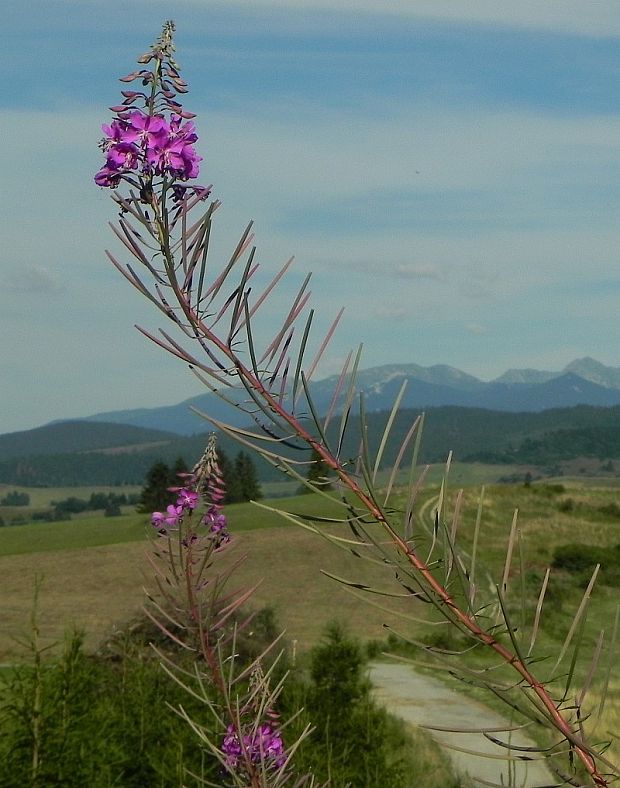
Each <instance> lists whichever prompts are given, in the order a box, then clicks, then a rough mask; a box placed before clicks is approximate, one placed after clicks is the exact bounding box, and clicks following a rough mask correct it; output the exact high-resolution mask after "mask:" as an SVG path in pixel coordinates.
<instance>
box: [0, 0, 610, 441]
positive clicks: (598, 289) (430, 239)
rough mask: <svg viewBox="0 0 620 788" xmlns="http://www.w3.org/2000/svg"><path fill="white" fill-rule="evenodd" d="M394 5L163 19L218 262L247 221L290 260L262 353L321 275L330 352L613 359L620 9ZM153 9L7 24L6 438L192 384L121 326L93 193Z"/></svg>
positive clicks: (182, 5) (129, 309) (232, 10)
mask: <svg viewBox="0 0 620 788" xmlns="http://www.w3.org/2000/svg"><path fill="white" fill-rule="evenodd" d="M386 5H387V4H383V3H379V2H372V1H371V0H355V1H354V0H349V2H346V1H345V0H343V2H342V3H339V4H338V5H336V4H334V3H327V2H321V1H320V0H316V1H315V2H310V0H308V2H302V0H300V1H299V2H294V0H290V2H285V1H284V0H282V2H276V0H274V2H270V1H269V0H262V2H260V1H259V2H254V3H251V4H250V3H245V2H241V0H239V1H238V2H237V0H232V1H231V2H229V3H227V4H222V3H220V4H216V5H214V6H209V7H208V8H207V7H206V6H205V4H203V3H198V2H193V0H191V1H189V0H188V2H179V3H178V4H177V5H176V6H175V18H176V21H177V23H178V30H179V59H180V61H181V63H182V65H183V66H184V68H185V70H184V76H185V77H186V78H187V79H188V81H189V83H190V94H189V96H188V97H187V99H186V103H187V105H188V106H189V107H191V109H192V110H194V111H197V112H198V113H199V115H198V119H197V123H198V130H199V134H200V141H199V148H200V153H201V155H203V156H204V159H205V161H204V165H203V173H202V176H201V180H203V182H207V183H210V182H212V183H214V184H215V187H216V194H217V196H218V197H220V198H221V199H222V200H223V207H222V208H221V210H220V211H219V212H218V215H217V221H216V228H215V232H214V237H213V247H214V261H216V260H223V259H226V257H227V255H228V254H229V252H230V251H231V249H232V248H233V247H234V245H235V243H236V240H237V238H238V236H239V235H240V234H241V232H242V231H243V229H244V227H245V225H246V223H247V221H248V220H249V219H250V218H253V219H254V220H255V229H256V236H257V243H258V249H259V251H258V257H259V259H260V261H261V263H262V264H263V266H264V267H265V269H267V272H273V271H275V270H276V269H277V268H278V267H279V266H280V265H281V264H282V263H283V262H284V261H285V260H286V259H288V257H289V256H290V255H291V254H295V255H296V257H297V263H296V268H295V269H294V271H293V275H292V277H291V281H290V283H288V284H283V285H282V286H281V287H279V289H278V290H277V292H276V293H275V301H274V304H275V306H274V310H273V311H268V312H267V313H265V315H264V317H263V321H262V322H261V323H260V324H259V325H258V326H257V332H258V336H259V339H260V338H261V337H265V338H266V337H269V336H271V335H272V334H273V332H274V331H275V329H276V326H277V320H278V315H279V314H280V313H281V312H283V311H285V310H286V308H287V306H286V305H287V303H288V302H287V299H288V298H290V297H291V296H292V295H293V294H294V291H295V288H296V287H297V286H298V285H299V283H300V282H301V281H302V280H303V277H304V275H305V272H306V270H308V269H311V270H313V271H314V279H313V293H314V298H315V303H316V305H317V307H318V311H319V317H318V322H319V324H320V325H321V326H322V327H323V328H325V327H326V326H327V325H329V322H330V320H331V319H332V317H333V315H334V314H335V313H336V311H337V310H338V309H339V308H340V306H341V305H345V307H346V313H345V317H344V320H343V323H342V328H341V330H340V332H339V334H338V337H337V339H336V341H335V344H334V350H333V353H334V356H333V358H334V359H338V360H341V359H343V358H344V356H345V355H346V351H347V350H348V348H349V347H350V346H357V344H358V343H359V342H360V341H361V340H363V341H364V345H365V356H364V365H365V366H371V365H373V364H376V363H387V362H399V361H400V362H415V363H419V364H425V365H430V364H434V363H447V364H451V365H453V366H457V367H460V368H462V369H464V370H465V371H467V372H470V373H472V374H477V375H480V376H482V377H486V378H492V377H495V376H497V375H499V374H501V372H503V371H504V370H505V369H506V368H508V367H521V366H523V367H536V366H539V367H543V368H551V369H557V368H560V367H561V366H563V365H564V364H566V363H567V362H569V361H570V360H572V359H573V358H574V357H576V356H582V355H586V354H588V355H593V356H596V357H597V358H600V360H601V361H603V362H605V363H610V364H614V365H618V364H619V363H620V359H618V350H617V348H618V346H619V342H618V340H619V337H618V332H617V329H616V324H617V321H616V320H615V313H616V311H617V296H618V294H619V292H620V275H619V273H618V271H619V267H618V262H619V261H618V249H620V229H619V227H618V221H617V216H618V208H619V207H620V190H619V189H618V185H617V184H618V183H620V112H619V111H618V109H617V96H616V84H617V75H618V73H619V72H620V54H619V52H620V51H619V50H618V47H617V42H616V41H615V40H610V37H613V36H620V14H618V11H617V4H616V2H615V1H614V2H613V3H611V2H601V3H596V4H584V3H582V2H576V1H575V2H573V1H572V0H563V2H561V3H560V2H557V3H555V2H546V3H536V4H535V3H533V2H531V3H530V2H521V3H517V4H512V5H508V4H497V3H491V2H458V1H457V0H455V1H454V2H450V3H448V2H441V1H440V0H433V2H430V0H429V1H428V2H426V0H421V1H420V2H418V1H417V0H416V2H413V1H412V2H410V3H390V4H389V8H387V7H386ZM153 7H154V8H155V9H156V10H161V12H162V14H163V15H164V16H165V14H166V13H167V11H165V9H164V4H163V3H155V4H154V5H153V4H152V5H151V6H149V9H151V11H150V12H149V14H148V16H147V15H145V11H144V9H145V6H144V4H143V3H141V2H137V0H133V1H132V0H130V1H129V2H128V3H126V7H125V10H124V24H125V27H124V31H123V33H122V34H120V33H119V31H118V25H117V22H116V20H115V19H114V18H112V16H110V13H109V5H108V4H105V3H103V2H99V0H94V1H93V2H92V3H90V4H89V5H88V8H86V7H85V5H83V4H81V3H76V2H74V1H72V0H66V1H65V2H58V0H52V2H50V3H46V4H43V3H41V2H36V3H35V6H34V8H33V13H32V14H31V15H29V17H31V18H29V20H26V19H25V18H24V16H25V15H24V14H23V13H21V14H17V13H16V12H15V13H14V12H12V11H10V10H9V11H8V22H7V24H8V29H7V38H6V41H7V47H9V49H10V51H9V52H8V55H9V57H8V65H7V69H8V71H7V80H8V82H7V84H15V85H17V84H19V86H20V89H19V90H10V91H5V93H4V94H3V96H2V98H1V99H0V101H2V104H3V110H2V113H1V114H0V134H1V135H2V140H3V143H2V146H1V147H0V166H1V167H2V172H3V189H2V191H1V193H0V210H1V211H2V216H3V222H2V225H1V226H0V248H1V249H2V257H3V259H2V267H1V269H0V285H1V286H0V309H1V310H2V315H3V324H2V328H3V343H2V346H1V350H0V366H1V367H2V369H3V370H4V371H5V372H6V374H4V375H3V376H2V391H1V395H2V403H3V419H4V423H0V432H2V431H7V430H9V429H17V428H20V427H26V426H35V425H36V424H38V423H41V422H44V421H47V420H49V419H52V418H60V417H69V416H79V415H88V414H89V413H93V412H96V411H100V410H111V409H114V408H124V407H136V406H140V405H156V404H164V403H172V402H175V401H179V400H181V399H183V398H185V397H188V396H191V395H192V394H193V393H196V392H197V391H199V390H200V387H199V386H198V385H197V384H196V382H195V380H194V379H193V377H192V376H191V375H189V374H184V373H183V370H181V369H180V365H179V364H178V363H176V362H174V361H173V360H172V359H168V358H166V357H165V356H164V355H163V354H162V353H161V352H160V351H158V350H157V349H156V348H154V347H150V346H149V345H148V343H147V342H146V341H145V340H144V339H143V338H142V337H141V336H140V335H138V334H137V333H136V332H135V330H134V329H133V324H134V323H136V322H137V323H140V324H142V325H145V326H146V327H148V328H151V329H152V328H156V327H157V325H158V324H159V321H158V317H157V316H156V315H155V314H154V313H153V312H152V310H150V309H149V308H148V305H147V304H146V303H143V301H142V300H141V299H140V298H139V296H138V295H137V294H136V293H134V292H132V291H131V289H130V288H129V287H128V285H127V284H126V283H125V282H123V281H121V279H120V278H119V276H118V275H117V274H116V272H115V271H114V270H113V269H112V267H111V266H110V265H109V263H108V262H107V261H106V259H105V256H104V251H103V250H104V249H105V248H106V247H109V248H111V249H115V250H116V251H117V252H119V254H120V250H119V248H118V245H117V244H116V242H115V239H114V237H113V236H112V233H111V232H110V231H109V228H108V227H107V221H108V220H112V219H114V215H115V211H114V206H113V204H112V203H111V201H110V200H109V195H108V194H107V193H105V192H103V191H101V190H98V189H97V188H95V187H94V185H93V183H92V174H93V173H94V172H95V170H96V169H97V168H98V166H99V163H100V158H101V156H100V151H99V150H98V148H97V143H98V140H99V138H100V136H101V130H100V125H101V123H103V122H106V121H108V120H109V111H108V110H107V107H108V106H110V105H111V104H113V103H114V102H115V101H116V100H117V96H118V90H119V84H118V83H117V82H116V79H117V77H118V76H119V75H121V74H123V73H126V72H127V71H129V70H130V69H131V68H132V67H133V62H134V60H135V57H136V56H137V55H138V54H139V53H140V52H142V51H144V50H145V49H146V48H147V46H148V44H149V42H151V41H152V40H153V38H154V37H155V35H156V32H157V25H158V24H159V20H155V21H154V19H153V17H154V14H153V13H152V8H153ZM35 11H36V12H35ZM61 11H62V13H61ZM155 16H157V14H155ZM34 52H36V53H37V54H36V57H33V53H34ZM60 52H62V57H60V56H59V53H60ZM42 63H46V67H45V69H43V68H42V66H41V64H42ZM395 323H397V326H398V332H399V336H398V341H396V340H395V331H394V324H395ZM337 366H338V364H337V363H334V361H333V360H332V361H328V362H327V364H326V366H325V368H324V371H325V372H326V373H327V372H331V371H335V369H337ZM42 370H44V372H42ZM176 371H178V372H179V374H178V375H177V374H176V373H175V372H176ZM35 376H36V380H37V385H36V386H32V385H28V382H29V381H31V380H32V379H33V378H34V377H35Z"/></svg>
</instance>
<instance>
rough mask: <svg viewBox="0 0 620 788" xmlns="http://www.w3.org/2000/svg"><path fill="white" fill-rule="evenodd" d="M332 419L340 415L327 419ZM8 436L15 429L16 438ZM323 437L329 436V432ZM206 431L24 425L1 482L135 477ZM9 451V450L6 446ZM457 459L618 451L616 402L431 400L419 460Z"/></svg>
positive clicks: (403, 427) (376, 440)
mask: <svg viewBox="0 0 620 788" xmlns="http://www.w3.org/2000/svg"><path fill="white" fill-rule="evenodd" d="M416 415H418V412H417V411H414V410H403V411H401V413H399V414H398V416H397V417H396V419H395V422H394V426H393V428H392V433H391V439H390V440H389V441H388V443H387V446H386V449H385V452H384V461H383V465H384V466H390V465H391V464H392V463H393V462H394V460H395V458H396V455H397V453H398V448H399V445H400V442H401V441H402V439H403V436H404V435H405V434H406V432H407V430H408V428H409V425H410V424H411V422H412V420H413V419H415V417H416ZM387 420H388V413H387V412H381V413H370V414H368V416H367V422H368V443H369V446H370V450H371V452H372V451H373V450H376V449H377V447H378V446H379V444H380V442H381V436H382V434H383V430H384V428H385V424H386V422H387ZM335 421H336V422H337V421H339V420H335ZM350 421H351V430H350V433H349V435H348V437H347V440H346V441H345V443H344V445H343V451H342V456H344V457H346V458H348V457H354V456H355V455H356V453H357V451H358V450H359V445H360V431H359V428H358V427H357V426H356V420H355V418H354V417H352V418H351V420H350ZM15 436H20V437H19V439H17V440H16V438H15ZM330 438H331V439H332V440H333V441H334V442H335V439H334V435H333V434H331V435H330ZM206 440H207V433H204V434H201V435H194V436H191V437H183V436H179V435H174V434H172V433H164V432H159V431H155V430H146V429H141V428H136V427H130V426H126V425H118V424H104V423H97V424H92V423H88V422H69V423H64V424H53V425H49V426H47V427H41V428H39V429H38V430H30V431H29V432H25V433H11V434H9V435H3V436H0V483H5V484H15V485H42V486H61V485H89V484H140V483H142V481H143V479H144V476H145V474H146V472H147V470H148V469H149V467H150V466H151V465H152V464H153V462H155V461H157V460H163V461H164V462H166V463H168V464H172V463H173V462H174V461H175V460H176V458H177V457H179V456H181V457H183V458H184V459H185V461H186V462H187V463H188V464H189V465H192V464H193V463H194V462H195V461H196V460H197V459H198V458H199V457H200V455H201V453H202V451H203V450H204V447H205V445H206ZM220 446H221V448H222V449H223V450H224V451H225V452H226V454H228V455H229V456H234V455H235V454H236V453H237V452H238V451H239V448H240V447H239V445H238V444H236V443H235V442H234V441H233V440H232V439H230V438H226V437H225V436H221V438H220ZM11 451H13V452H14V453H13V454H12V455H11V454H10V452H11ZM449 451H453V454H454V457H455V459H456V460H462V461H470V462H475V461H480V462H490V463H498V464H499V463H509V462H510V463H521V464H532V465H538V466H551V465H556V464H557V463H561V462H563V461H567V460H571V459H575V458H577V457H594V458H597V459H599V460H601V461H605V460H614V459H617V458H620V406H615V407H611V408H598V407H592V406H587V405H582V406H577V407H575V408H559V409H555V410H547V411H542V412H539V413H531V412H529V413H507V412H505V411H490V410H483V409H480V408H461V407H442V408H431V409H429V410H428V411H427V412H426V414H425V427H424V433H423V439H422V449H421V454H420V462H423V463H432V462H443V461H445V459H446V457H447V455H448V452H449ZM256 469H257V472H258V474H259V477H260V479H261V481H270V480H274V479H279V478H281V475H280V474H279V472H278V471H277V470H275V469H274V468H273V467H272V466H271V465H269V464H268V463H267V462H264V461H260V460H259V459H258V458H257V459H256Z"/></svg>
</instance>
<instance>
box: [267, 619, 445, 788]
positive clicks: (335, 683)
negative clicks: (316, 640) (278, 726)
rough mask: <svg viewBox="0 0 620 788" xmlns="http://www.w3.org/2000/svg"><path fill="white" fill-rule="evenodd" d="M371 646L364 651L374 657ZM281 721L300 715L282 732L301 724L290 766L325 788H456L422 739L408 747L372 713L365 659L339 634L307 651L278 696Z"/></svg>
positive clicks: (335, 628) (378, 711) (386, 718)
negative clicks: (306, 730) (301, 737)
mask: <svg viewBox="0 0 620 788" xmlns="http://www.w3.org/2000/svg"><path fill="white" fill-rule="evenodd" d="M378 647H379V644H377V643H375V644H374V646H372V647H371V648H370V651H371V653H375V652H376V650H377V648H378ZM282 705H283V709H284V710H285V716H287V715H288V714H289V713H291V712H294V711H296V710H297V709H299V708H303V712H302V713H301V714H300V715H299V717H298V718H297V720H296V721H295V725H294V726H292V728H291V731H290V734H289V735H290V736H291V740H292V737H293V736H295V735H296V734H298V733H299V731H300V730H301V729H303V727H305V725H307V724H311V725H313V726H314V731H313V732H312V734H311V735H310V736H309V737H308V738H307V739H306V740H305V741H304V742H303V743H302V745H301V747H300V749H299V751H298V754H297V757H296V763H297V765H298V769H299V771H300V772H302V773H305V772H307V771H312V772H313V773H314V775H315V776H316V778H317V779H318V781H319V783H323V782H326V781H328V780H329V784H330V788H345V786H355V787H356V788H364V787H365V788H440V787H441V788H456V787H457V786H458V785H460V783H459V781H458V780H457V779H456V778H455V777H454V775H453V774H452V771H451V769H450V767H449V766H448V765H447V763H446V760H445V758H444V757H443V756H442V754H441V753H440V752H439V748H438V746H437V745H436V744H435V743H434V742H433V741H432V739H431V738H430V737H429V736H428V735H427V734H424V733H421V732H420V733H419V734H418V733H416V734H415V737H416V740H415V741H414V740H413V739H412V737H411V735H410V733H409V731H408V729H407V728H406V726H405V724H404V723H403V722H402V721H401V720H398V719H397V718H395V717H393V716H391V715H390V714H388V712H387V711H385V709H383V708H382V707H380V706H378V705H377V704H376V703H375V702H374V700H373V698H372V696H371V684H370V682H369V680H368V678H367V677H366V653H365V650H364V649H363V648H362V646H361V644H360V643H359V641H357V640H355V639H353V638H352V637H350V636H349V635H348V634H347V633H346V631H345V629H344V628H343V627H342V626H341V625H339V624H337V623H331V624H329V625H328V626H327V628H326V630H325V636H324V639H323V642H322V643H321V644H320V645H318V646H317V647H315V648H314V649H313V650H312V653H311V655H310V665H309V668H308V670H307V671H304V670H303V669H299V668H297V669H296V670H294V671H293V673H292V674H291V676H290V677H289V681H288V682H287V684H286V685H285V689H284V694H283V696H282Z"/></svg>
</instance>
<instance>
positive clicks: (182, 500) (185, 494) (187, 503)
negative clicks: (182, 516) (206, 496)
mask: <svg viewBox="0 0 620 788" xmlns="http://www.w3.org/2000/svg"><path fill="white" fill-rule="evenodd" d="M199 497H200V496H199V495H198V493H197V492H195V491H194V490H189V489H188V488H187V487H182V488H181V489H180V490H179V497H178V498H177V506H180V507H181V509H183V510H185V509H195V508H196V507H197V506H198V500H199Z"/></svg>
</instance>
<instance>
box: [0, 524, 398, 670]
mask: <svg viewBox="0 0 620 788" xmlns="http://www.w3.org/2000/svg"><path fill="white" fill-rule="evenodd" d="M35 527H36V526H32V528H35ZM22 528H23V529H26V528H28V529H29V528H31V526H22ZM147 549H148V543H147V541H146V539H144V540H143V541H139V542H136V541H134V542H126V543H123V544H108V545H101V546H94V547H82V548H75V549H64V550H48V551H45V552H36V553H26V554H21V555H9V556H4V557H0V578H2V580H1V581H0V582H1V587H2V605H1V608H0V617H1V625H0V662H5V663H6V662H8V661H10V660H12V659H15V658H17V657H18V654H19V652H20V648H19V646H18V645H17V644H16V643H15V642H14V640H13V637H12V636H14V635H19V634H21V635H22V636H23V634H27V631H28V626H29V620H30V615H31V611H32V599H33V589H34V583H35V578H36V577H37V576H39V577H42V587H41V592H40V597H39V619H40V625H41V634H42V637H43V638H45V640H46V641H48V642H51V641H58V640H59V639H61V638H62V636H63V632H64V631H65V630H66V629H67V628H68V627H72V626H76V627H78V628H82V629H84V630H85V631H86V633H87V645H88V646H89V647H91V648H95V647H96V646H97V643H98V642H99V641H100V639H101V638H102V637H103V636H104V635H105V633H106V632H108V631H109V630H110V629H111V628H112V627H122V626H124V625H125V624H126V623H127V622H128V621H130V620H131V619H132V618H133V617H134V616H135V615H136V614H137V613H138V612H139V610H140V607H141V605H142V601H143V598H144V591H143V589H144V586H145V584H146V583H148V577H147V575H146V572H147V570H148V562H147V559H146V550H147ZM240 555H245V556H246V559H245V561H244V563H243V565H242V567H241V568H240V569H239V571H238V574H237V579H238V584H239V585H240V586H250V585H253V584H255V583H257V582H259V581H260V586H259V588H258V590H257V591H256V594H255V596H254V602H253V605H254V606H255V607H263V606H267V605H269V606H272V607H273V608H274V609H275V612H276V616H277V619H278V621H279V622H280V623H281V625H282V626H283V627H284V628H285V629H286V631H287V635H288V637H289V639H291V640H296V641H297V647H298V648H299V649H301V650H303V649H306V648H308V647H310V646H311V645H313V644H314V643H315V642H316V641H317V639H318V638H319V637H320V635H321V631H322V629H323V627H324V623H325V622H326V621H327V620H330V619H339V620H342V621H344V622H346V623H347V625H348V626H349V627H350V629H351V631H352V632H354V633H355V634H357V635H359V636H360V637H362V638H366V639H371V638H384V637H385V630H383V629H382V626H381V625H382V622H383V621H386V622H388V623H391V624H397V623H398V622H397V618H396V616H391V617H386V616H385V614H383V613H382V611H379V610H376V609H375V608H373V607H369V606H368V605H366V604H364V603H363V602H361V601H360V600H358V599H356V598H355V597H353V596H352V595H351V594H350V593H348V592H347V591H345V590H344V588H343V587H342V586H341V585H340V584H339V583H337V582H335V581H334V580H332V579H330V578H328V577H326V576H325V575H323V574H322V573H321V571H320V570H321V569H325V570H327V571H329V572H331V573H333V574H336V575H338V576H343V577H351V578H353V579H356V580H359V579H364V580H365V581H367V582H376V583H377V584H381V585H383V586H385V585H386V583H389V578H386V577H385V574H386V573H385V571H384V570H383V568H382V567H377V566H373V565H371V564H367V563H366V562H364V565H363V567H360V561H359V560H358V559H355V558H353V557H352V556H351V555H349V554H348V553H345V552H344V551H342V550H334V549H333V548H332V547H331V546H330V545H329V544H328V543H327V542H326V541H325V540H323V539H320V538H319V537H317V536H315V535H313V534H310V533H308V532H306V531H304V530H303V529H300V528H298V527H296V526H294V525H292V524H291V525H290V526H286V525H285V526H283V527H274V528H270V529H257V530H253V531H246V532H242V533H240V534H238V536H237V537H236V545H235V547H234V550H232V551H231V558H232V557H233V556H240Z"/></svg>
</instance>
